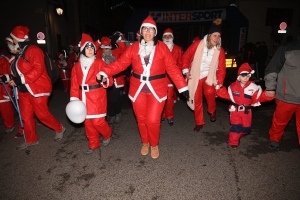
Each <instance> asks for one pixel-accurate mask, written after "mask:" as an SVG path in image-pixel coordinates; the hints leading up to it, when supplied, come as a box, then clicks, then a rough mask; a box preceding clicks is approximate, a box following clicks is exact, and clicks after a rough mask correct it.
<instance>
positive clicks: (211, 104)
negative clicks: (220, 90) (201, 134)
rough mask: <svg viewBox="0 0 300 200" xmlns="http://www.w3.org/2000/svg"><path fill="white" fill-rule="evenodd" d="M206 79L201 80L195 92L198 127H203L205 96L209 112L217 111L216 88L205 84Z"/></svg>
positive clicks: (195, 114) (195, 115)
mask: <svg viewBox="0 0 300 200" xmlns="http://www.w3.org/2000/svg"><path fill="white" fill-rule="evenodd" d="M205 81H206V78H203V79H200V80H199V83H198V87H197V90H196V92H195V109H194V117H195V121H196V125H203V124H205V123H204V113H203V112H204V111H203V94H204V96H205V99H206V102H207V111H208V112H209V113H213V112H214V111H215V110H216V96H215V92H216V91H215V86H209V85H207V84H206V83H205Z"/></svg>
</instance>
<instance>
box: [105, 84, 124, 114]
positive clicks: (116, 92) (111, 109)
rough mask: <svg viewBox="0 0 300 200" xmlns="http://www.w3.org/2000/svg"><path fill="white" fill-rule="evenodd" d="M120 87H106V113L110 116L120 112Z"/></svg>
mask: <svg viewBox="0 0 300 200" xmlns="http://www.w3.org/2000/svg"><path fill="white" fill-rule="evenodd" d="M120 90H121V88H116V87H115V85H113V86H112V87H109V88H107V113H108V115H109V116H110V117H113V116H115V115H116V114H119V113H120V112H121V105H122V103H121V102H122V101H121V96H120Z"/></svg>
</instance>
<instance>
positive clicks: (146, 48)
mask: <svg viewBox="0 0 300 200" xmlns="http://www.w3.org/2000/svg"><path fill="white" fill-rule="evenodd" d="M153 48H154V42H153V41H151V42H145V40H144V39H142V41H141V43H140V48H139V55H140V56H142V57H145V56H147V55H150V53H151V51H152V50H153Z"/></svg>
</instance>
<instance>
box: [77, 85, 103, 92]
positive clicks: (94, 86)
mask: <svg viewBox="0 0 300 200" xmlns="http://www.w3.org/2000/svg"><path fill="white" fill-rule="evenodd" d="M101 87H102V86H101V85H100V84H97V85H80V86H79V89H81V90H84V91H88V90H92V89H97V88H101Z"/></svg>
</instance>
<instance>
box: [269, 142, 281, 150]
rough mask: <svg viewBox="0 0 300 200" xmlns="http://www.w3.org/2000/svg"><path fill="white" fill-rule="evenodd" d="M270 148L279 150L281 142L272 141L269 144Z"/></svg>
mask: <svg viewBox="0 0 300 200" xmlns="http://www.w3.org/2000/svg"><path fill="white" fill-rule="evenodd" d="M269 148H270V149H273V150H279V142H274V141H271V142H270V144H269Z"/></svg>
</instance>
